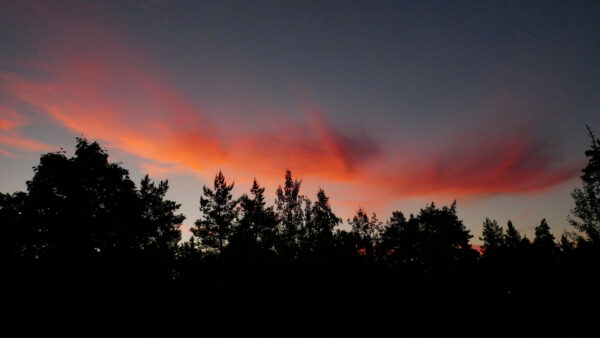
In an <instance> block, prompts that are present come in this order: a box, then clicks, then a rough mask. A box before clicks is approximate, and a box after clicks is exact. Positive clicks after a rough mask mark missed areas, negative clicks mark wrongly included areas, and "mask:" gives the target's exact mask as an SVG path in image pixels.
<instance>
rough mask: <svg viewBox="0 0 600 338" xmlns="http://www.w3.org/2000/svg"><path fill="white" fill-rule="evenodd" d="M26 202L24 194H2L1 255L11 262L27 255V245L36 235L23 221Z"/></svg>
mask: <svg viewBox="0 0 600 338" xmlns="http://www.w3.org/2000/svg"><path fill="white" fill-rule="evenodd" d="M26 200H27V194H26V193H24V192H16V193H14V194H3V193H0V221H1V227H0V253H1V255H2V257H3V258H5V259H8V260H11V261H12V260H15V259H20V258H23V257H24V256H25V255H26V253H27V251H28V246H27V244H26V243H27V242H28V241H29V240H30V239H31V237H32V236H34V235H35V234H34V233H33V232H31V231H29V232H28V231H27V230H31V229H28V226H27V224H26V223H25V222H24V220H23V217H24V215H23V213H24V211H25V202H26Z"/></svg>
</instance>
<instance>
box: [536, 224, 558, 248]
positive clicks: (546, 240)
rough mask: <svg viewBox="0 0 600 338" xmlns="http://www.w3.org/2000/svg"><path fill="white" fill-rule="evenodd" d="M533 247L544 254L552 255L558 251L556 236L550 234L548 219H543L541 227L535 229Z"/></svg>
mask: <svg viewBox="0 0 600 338" xmlns="http://www.w3.org/2000/svg"><path fill="white" fill-rule="evenodd" d="M533 245H534V247H536V248H537V249H538V250H541V251H543V253H544V254H552V253H554V252H555V250H556V243H555V242H554V235H552V233H550V226H548V222H546V219H545V218H544V219H542V221H541V222H540V225H538V226H537V227H536V228H535V239H534V240H533Z"/></svg>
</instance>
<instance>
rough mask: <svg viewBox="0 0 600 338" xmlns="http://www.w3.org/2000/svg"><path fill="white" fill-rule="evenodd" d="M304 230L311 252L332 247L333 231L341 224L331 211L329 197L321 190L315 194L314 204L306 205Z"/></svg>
mask: <svg viewBox="0 0 600 338" xmlns="http://www.w3.org/2000/svg"><path fill="white" fill-rule="evenodd" d="M307 206H308V208H307V209H306V211H307V212H306V224H307V226H306V228H307V236H306V237H307V244H308V249H309V250H310V251H313V252H318V251H322V250H324V249H328V248H331V247H332V246H333V230H334V228H335V227H336V226H337V225H338V224H340V223H341V222H342V219H341V218H339V217H337V216H336V215H335V214H334V213H333V211H332V210H331V205H330V204H329V197H327V195H326V194H325V191H324V190H323V189H319V191H318V192H317V200H316V201H315V203H314V204H312V205H311V204H307Z"/></svg>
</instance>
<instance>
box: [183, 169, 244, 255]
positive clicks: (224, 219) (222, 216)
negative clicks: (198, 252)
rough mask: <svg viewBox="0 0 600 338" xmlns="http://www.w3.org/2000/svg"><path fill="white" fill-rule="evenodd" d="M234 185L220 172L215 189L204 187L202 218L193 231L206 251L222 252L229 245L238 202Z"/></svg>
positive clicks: (216, 178) (201, 208) (216, 177)
mask: <svg viewBox="0 0 600 338" xmlns="http://www.w3.org/2000/svg"><path fill="white" fill-rule="evenodd" d="M233 185H234V184H233V183H232V184H230V185H228V184H227V182H226V181H225V176H223V173H222V172H221V171H219V173H218V174H217V175H216V176H215V180H214V183H213V189H210V188H208V187H206V186H203V187H202V194H203V195H204V196H201V197H200V212H202V216H201V218H200V219H198V220H197V221H196V223H195V226H194V227H193V228H192V229H191V231H192V233H193V234H194V236H196V237H198V238H199V239H200V243H201V245H202V246H203V247H204V249H207V250H209V251H218V252H222V251H223V248H225V246H227V244H228V243H229V239H230V236H231V233H232V227H233V222H234V221H235V219H236V211H235V207H236V205H237V202H238V201H237V200H233V199H232V195H231V190H232V189H233Z"/></svg>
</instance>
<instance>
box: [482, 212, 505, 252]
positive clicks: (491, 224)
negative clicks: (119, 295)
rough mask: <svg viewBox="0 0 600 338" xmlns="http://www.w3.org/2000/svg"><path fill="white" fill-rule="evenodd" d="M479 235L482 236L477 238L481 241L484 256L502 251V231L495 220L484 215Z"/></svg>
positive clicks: (503, 240) (503, 241)
mask: <svg viewBox="0 0 600 338" xmlns="http://www.w3.org/2000/svg"><path fill="white" fill-rule="evenodd" d="M481 235H482V237H480V238H479V239H480V240H482V241H483V254H484V256H492V255H495V254H499V253H501V252H502V251H503V249H504V246H505V239H504V233H503V232H502V228H501V227H500V226H499V225H498V222H496V220H490V219H489V218H487V217H486V218H485V221H484V222H483V231H482V232H481Z"/></svg>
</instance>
